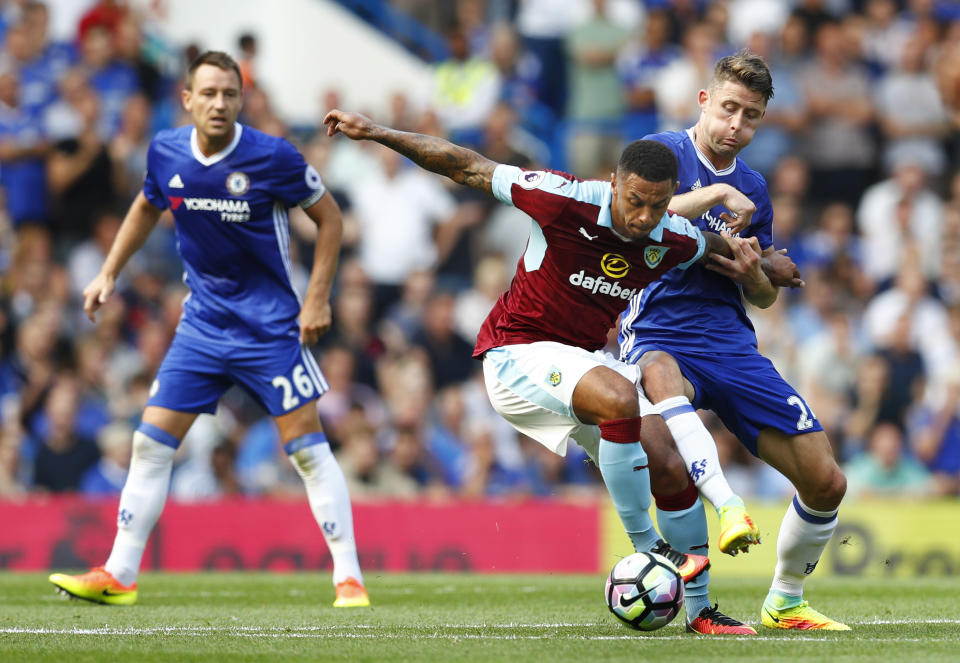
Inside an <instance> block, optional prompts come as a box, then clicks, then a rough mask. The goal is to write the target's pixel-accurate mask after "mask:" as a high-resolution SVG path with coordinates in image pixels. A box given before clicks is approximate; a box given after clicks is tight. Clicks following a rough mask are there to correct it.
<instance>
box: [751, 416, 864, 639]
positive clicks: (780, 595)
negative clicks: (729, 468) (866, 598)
mask: <svg viewBox="0 0 960 663" xmlns="http://www.w3.org/2000/svg"><path fill="white" fill-rule="evenodd" d="M757 447H758V450H759V452H760V457H761V458H763V459H764V460H765V461H767V462H768V463H770V465H772V466H773V467H775V468H776V469H777V470H779V471H780V472H781V473H782V474H783V475H784V476H786V477H787V478H788V479H790V481H791V482H792V483H793V485H794V486H796V488H797V495H796V496H794V498H793V500H792V501H791V503H790V505H789V506H788V507H787V512H786V514H785V515H784V517H783V523H782V524H781V525H780V534H779V536H778V537H777V569H776V571H775V573H774V576H773V583H772V584H771V586H770V592H769V593H768V594H767V598H766V600H765V601H764V602H763V607H762V608H761V611H760V617H761V623H762V624H763V625H764V626H768V627H770V628H788V629H801V630H806V629H822V630H828V631H848V630H850V629H849V627H848V626H847V625H846V624H843V623H841V622H838V621H836V620H834V619H831V618H829V617H826V616H825V615H823V614H821V613H819V612H817V611H816V610H814V609H813V608H811V607H810V606H809V605H808V604H807V602H806V601H804V600H803V585H804V582H805V581H806V579H807V578H808V577H809V576H810V574H812V573H813V571H814V569H816V567H817V564H818V563H819V561H820V556H821V555H822V554H823V550H824V548H826V546H827V542H828V541H830V537H831V536H833V532H834V530H835V529H836V528H837V512H838V510H839V507H840V501H841V500H842V499H843V495H844V492H846V485H847V484H846V478H845V477H844V476H843V472H842V471H841V470H840V467H839V466H838V465H837V462H836V460H835V459H834V457H833V449H832V447H831V445H830V440H828V439H827V436H826V434H825V433H824V432H823V431H814V432H811V433H805V434H802V435H789V434H786V433H783V432H780V431H777V430H774V429H772V428H767V429H765V430H763V431H761V433H760V435H759V437H758V439H757ZM801 496H803V497H801ZM810 504H815V505H816V507H812V506H810Z"/></svg>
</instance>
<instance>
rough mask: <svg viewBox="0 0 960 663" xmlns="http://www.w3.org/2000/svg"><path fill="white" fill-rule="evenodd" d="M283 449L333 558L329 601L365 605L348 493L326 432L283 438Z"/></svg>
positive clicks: (345, 605)
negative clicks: (332, 589) (333, 591)
mask: <svg viewBox="0 0 960 663" xmlns="http://www.w3.org/2000/svg"><path fill="white" fill-rule="evenodd" d="M284 450H285V451H286V452H287V455H288V456H289V457H290V462H291V463H293V466H294V467H295V468H296V470H297V473H298V474H299V475H300V477H301V478H302V479H303V483H304V485H305V486H306V488H307V498H308V500H309V502H310V510H311V511H312V512H313V517H314V518H315V519H316V521H317V524H318V525H319V526H320V531H322V532H323V537H324V539H326V541H327V547H329V549H330V556H331V557H332V558H333V583H334V586H335V587H336V593H337V597H336V600H335V601H334V603H333V605H334V606H335V607H338V608H360V607H366V606H369V605H370V598H369V596H368V595H367V590H366V588H365V587H364V585H363V574H362V573H361V572H360V562H359V560H358V559H357V544H356V540H355V539H354V536H353V512H352V508H351V504H350V494H349V492H348V491H347V482H346V480H345V479H344V478H343V471H342V470H341V469H340V466H339V465H338V464H337V460H336V458H334V456H333V453H332V452H331V451H330V445H329V443H328V442H327V436H326V434H324V433H322V432H317V433H308V434H307V435H302V436H300V437H298V438H295V439H293V440H291V441H290V442H287V444H285V445H284Z"/></svg>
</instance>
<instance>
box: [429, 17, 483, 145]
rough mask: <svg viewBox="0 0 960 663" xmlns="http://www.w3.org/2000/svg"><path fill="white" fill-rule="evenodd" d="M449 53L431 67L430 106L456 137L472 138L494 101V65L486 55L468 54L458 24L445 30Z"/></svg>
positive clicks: (446, 128) (468, 51)
mask: <svg viewBox="0 0 960 663" xmlns="http://www.w3.org/2000/svg"><path fill="white" fill-rule="evenodd" d="M446 37H447V48H448V50H449V51H450V57H449V58H448V59H446V60H444V61H443V62H441V63H439V64H437V65H436V66H435V67H434V71H433V76H432V81H431V89H430V94H429V103H430V106H431V107H432V108H433V110H434V111H435V112H436V114H437V118H438V119H439V120H440V124H441V125H442V126H443V128H444V129H445V130H446V131H448V132H450V134H451V136H454V137H455V139H456V140H460V141H465V142H468V143H470V142H475V137H476V135H477V133H478V132H479V130H480V127H481V126H482V125H483V121H484V119H485V118H486V117H487V114H488V113H489V112H490V109H492V108H493V105H494V104H495V103H496V101H497V93H498V91H499V80H498V76H497V69H496V67H494V66H493V63H492V62H490V60H489V59H487V58H486V56H484V57H479V56H476V55H471V53H470V44H469V43H468V41H467V35H466V34H465V33H464V31H463V28H462V27H461V26H460V25H453V26H451V27H450V28H449V29H448V30H447V33H446Z"/></svg>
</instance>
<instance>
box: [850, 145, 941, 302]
mask: <svg viewBox="0 0 960 663" xmlns="http://www.w3.org/2000/svg"><path fill="white" fill-rule="evenodd" d="M857 227H858V230H859V231H860V236H861V237H862V238H863V257H864V271H865V272H866V273H867V275H868V276H869V277H870V278H871V279H872V280H873V281H874V283H875V284H877V285H879V286H881V287H884V286H886V285H888V284H889V282H890V280H891V279H892V278H893V277H894V276H895V275H896V272H897V268H898V266H899V265H902V264H903V263H904V262H905V261H906V259H907V256H909V255H911V252H912V254H913V255H914V256H915V257H920V256H922V259H921V260H920V262H919V264H920V266H921V267H922V269H923V271H924V272H925V274H926V275H927V276H928V277H930V278H936V276H937V275H938V274H939V269H940V259H939V258H940V251H939V249H940V245H939V243H940V232H941V228H942V227H943V202H942V201H941V200H940V197H939V196H938V195H937V194H936V193H934V192H933V191H932V190H931V189H930V186H929V177H928V175H927V172H926V171H925V169H924V165H923V164H922V163H918V162H917V161H916V160H915V159H914V158H913V155H911V154H909V153H901V154H900V155H898V156H897V160H896V161H895V162H894V163H893V164H892V169H891V173H890V176H889V177H888V178H887V179H885V180H882V181H880V182H877V183H876V184H873V185H871V186H870V187H869V188H868V189H867V190H866V192H865V193H864V194H863V197H862V198H861V199H860V204H859V206H858V207H857Z"/></svg>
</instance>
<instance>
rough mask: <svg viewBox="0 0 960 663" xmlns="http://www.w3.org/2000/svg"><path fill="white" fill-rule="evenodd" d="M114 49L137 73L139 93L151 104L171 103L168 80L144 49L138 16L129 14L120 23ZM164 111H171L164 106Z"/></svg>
mask: <svg viewBox="0 0 960 663" xmlns="http://www.w3.org/2000/svg"><path fill="white" fill-rule="evenodd" d="M114 49H115V53H116V60H117V61H118V62H119V63H121V64H124V65H126V66H128V67H130V68H131V69H132V70H133V71H134V73H135V74H136V81H137V94H141V95H143V96H145V97H146V98H147V99H148V100H149V101H150V103H151V105H163V106H167V105H169V103H168V102H169V100H168V99H167V98H166V97H167V95H166V94H165V93H166V92H167V89H166V86H167V80H166V79H165V78H164V76H163V74H161V73H160V70H159V69H158V68H157V66H156V64H154V63H153V62H152V61H151V60H150V59H148V58H147V57H146V55H145V54H144V49H143V31H142V29H141V27H140V22H139V21H138V20H137V17H136V16H134V15H132V14H127V15H126V16H124V17H123V18H122V19H121V20H120V21H119V22H118V23H117V27H116V30H115V31H114ZM163 110H164V113H165V114H168V113H170V112H171V110H170V109H168V108H164V109H163Z"/></svg>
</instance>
